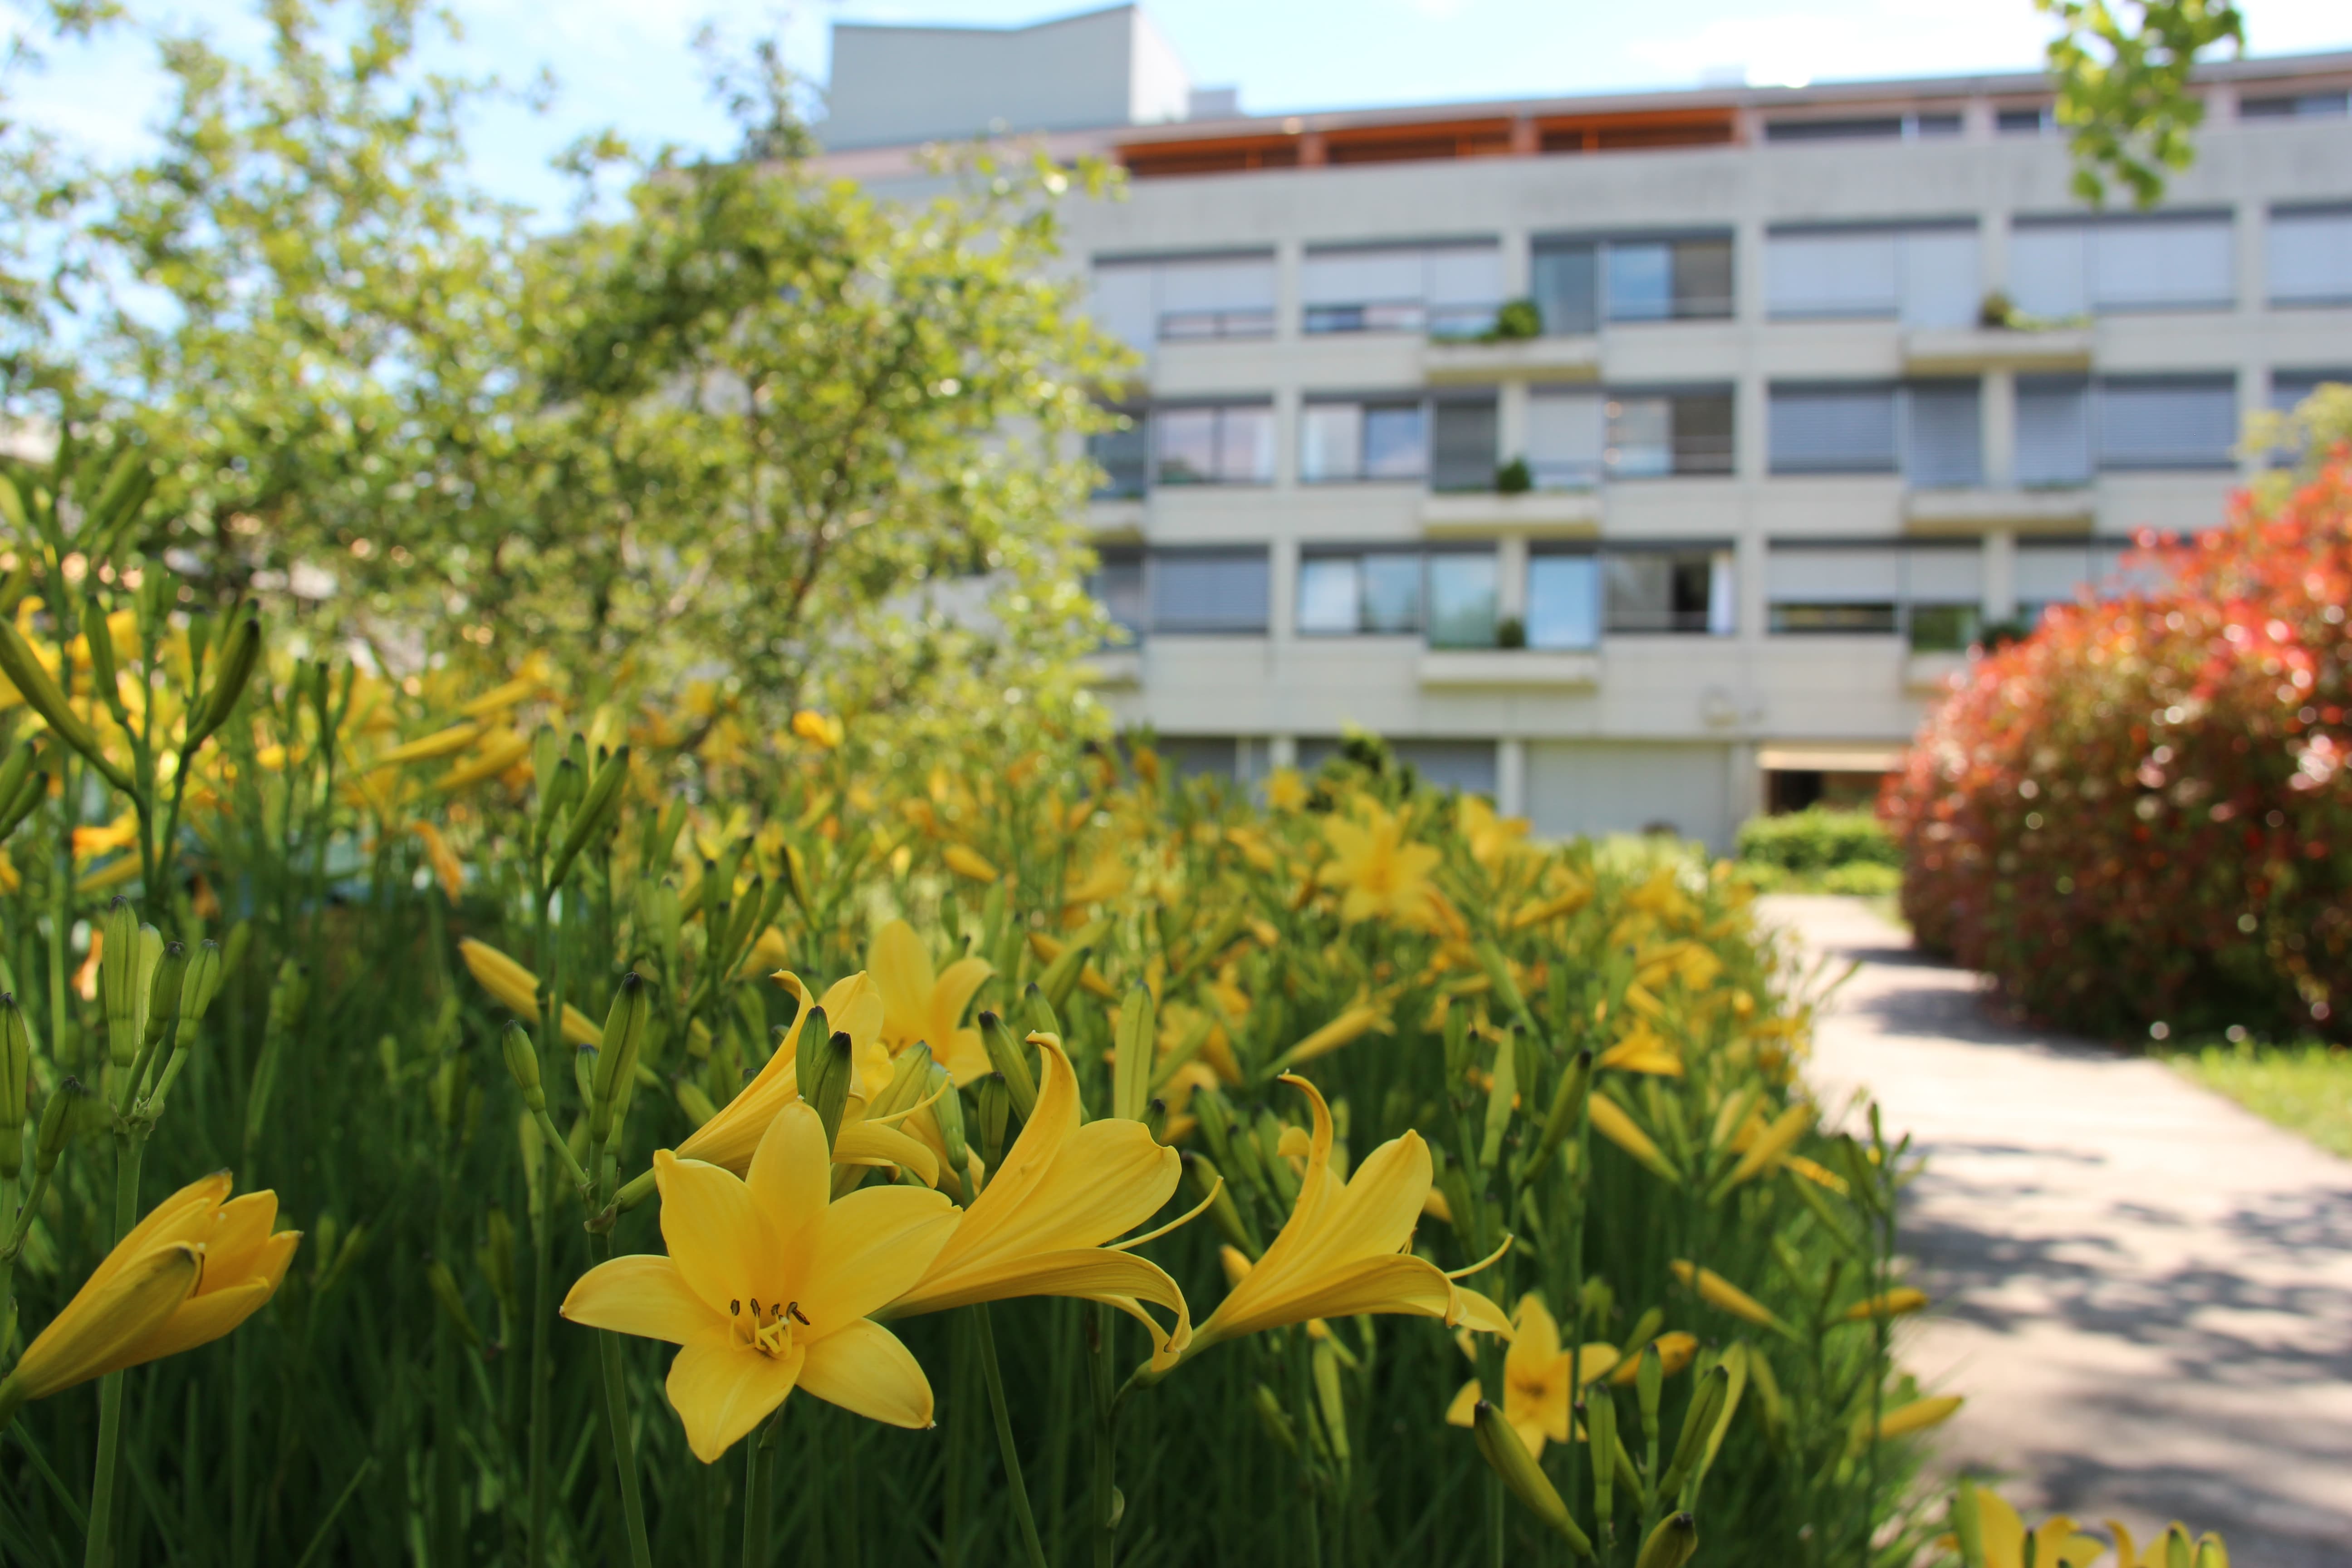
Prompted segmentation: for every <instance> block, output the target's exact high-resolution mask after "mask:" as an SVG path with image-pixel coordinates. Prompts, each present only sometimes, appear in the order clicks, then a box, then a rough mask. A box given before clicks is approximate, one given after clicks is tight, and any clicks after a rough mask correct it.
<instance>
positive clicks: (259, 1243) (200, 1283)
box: [0, 1171, 302, 1410]
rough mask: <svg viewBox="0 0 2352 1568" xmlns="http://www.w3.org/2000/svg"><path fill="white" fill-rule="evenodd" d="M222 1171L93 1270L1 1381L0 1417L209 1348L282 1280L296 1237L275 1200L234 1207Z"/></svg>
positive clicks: (255, 1198) (250, 1198) (169, 1204)
mask: <svg viewBox="0 0 2352 1568" xmlns="http://www.w3.org/2000/svg"><path fill="white" fill-rule="evenodd" d="M230 1184H231V1183H230V1177H229V1173H227V1172H226V1171H221V1172H218V1173H215V1174H213V1175H209V1176H206V1177H205V1178H204V1179H203V1180H202V1181H198V1182H191V1183H190V1184H187V1185H186V1186H184V1187H182V1188H181V1189H180V1190H179V1191H178V1192H176V1193H173V1194H172V1195H171V1196H170V1197H168V1198H165V1199H164V1200H163V1202H162V1203H160V1204H157V1205H155V1206H154V1208H153V1209H152V1210H150V1211H149V1213H148V1215H147V1217H146V1218H145V1219H142V1220H141V1221H140V1222H139V1223H138V1224H137V1225H136V1226H132V1227H131V1233H130V1234H129V1235H128V1236H125V1237H123V1238H122V1239H121V1241H120V1242H117V1243H116V1244H115V1247H114V1250H112V1251H111V1252H110V1253H108V1254H107V1255H106V1258H105V1259H104V1260H103V1261H102V1262H100V1264H99V1266H98V1267H97V1268H95V1269H94V1270H92V1271H91V1273H90V1277H89V1279H88V1280H87V1281H86V1282H84V1284H83V1285H82V1288H81V1289H79V1290H78V1291H76V1292H75V1293H74V1298H73V1300H70V1301H68V1302H67V1303H66V1307H65V1310H63V1311H61V1312H59V1313H58V1315H57V1316H56V1317H55V1318H54V1319H52V1320H50V1322H49V1326H48V1327H47V1328H46V1329H43V1330H42V1331H41V1332H40V1336H39V1337H38V1338H37V1339H36V1340H34V1341H33V1342H32V1343H31V1344H30V1345H28V1346H26V1350H25V1353H24V1355H23V1356H22V1357H21V1358H19V1359H18V1361H17V1363H16V1369H15V1370H14V1371H12V1372H11V1373H9V1374H8V1376H7V1378H6V1380H5V1382H0V1409H11V1410H13V1409H14V1408H15V1407H16V1405H20V1404H22V1403H23V1402H24V1401H26V1400H27V1399H46V1398H47V1397H48V1396H49V1395H50V1394H56V1393H58V1391H59V1390H61V1389H68V1388H71V1387H73V1386H74V1385H75V1384H79V1383H87V1382H89V1380H90V1379H91V1378H94V1377H102V1376H104V1375H105V1374H106V1373H110V1372H120V1371H121V1370H122V1369H123V1368H124V1367H130V1366H138V1365H141V1364H142V1363H146V1362H151V1361H156V1360H160V1359H161V1358H163V1357H164V1356H167V1355H177V1354H178V1353H179V1352H182V1351H185V1350H194V1349H195V1348H196V1347H197V1346H198V1345H202V1344H209V1343H211V1342H213V1341H214V1340H216V1339H219V1338H220V1337H221V1336H222V1335H223V1334H226V1333H227V1332H228V1331H230V1330H232V1329H234V1328H236V1326H237V1325H238V1324H239V1323H242V1322H244V1321H246V1319H247V1318H249V1317H251V1316H253V1314H254V1313H255V1312H256V1311H257V1310H260V1308H261V1306H262V1304H263V1303H264V1302H266V1301H268V1300H269V1298H270V1297H271V1296H272V1295H274V1294H276V1292H277V1289H278V1281H280V1280H281V1279H285V1278H286V1266H287V1264H288V1263H289V1262H290V1261H292V1259H293V1257H294V1248H295V1247H297V1246H298V1245H299V1243H300V1242H301V1239H302V1235H301V1232H299V1231H292V1230H288V1231H278V1232H275V1233H273V1232H272V1231H271V1229H270V1226H272V1225H274V1224H276V1223H277V1219H278V1194H276V1193H274V1192H268V1191H263V1192H258V1193H248V1194H246V1195H245V1196H244V1197H241V1198H237V1199H236V1200H235V1201H233V1202H224V1201H223V1200H225V1199H226V1198H227V1197H228V1194H229V1188H230Z"/></svg>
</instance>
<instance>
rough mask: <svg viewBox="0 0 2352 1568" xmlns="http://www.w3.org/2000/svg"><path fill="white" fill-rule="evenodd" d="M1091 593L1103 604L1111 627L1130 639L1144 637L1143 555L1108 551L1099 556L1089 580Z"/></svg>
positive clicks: (1112, 549) (1099, 552)
mask: <svg viewBox="0 0 2352 1568" xmlns="http://www.w3.org/2000/svg"><path fill="white" fill-rule="evenodd" d="M1087 594H1088V595H1092V596H1093V597H1094V598H1095V599H1097V600H1098V601H1100V602H1101V605H1102V607H1103V609H1104V610H1105V611H1106V612H1108V614H1109V616H1110V618H1111V624H1112V625H1114V626H1118V627H1120V628H1121V629H1123V630H1124V631H1125V632H1126V633H1127V635H1128V637H1130V638H1139V637H1142V636H1143V626H1144V622H1145V619H1146V616H1145V614H1144V599H1143V552H1142V551H1140V550H1134V549H1118V548H1106V549H1102V550H1097V552H1095V569H1094V572H1093V574H1091V575H1090V576H1088V577H1087Z"/></svg>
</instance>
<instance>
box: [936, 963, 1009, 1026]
mask: <svg viewBox="0 0 2352 1568" xmlns="http://www.w3.org/2000/svg"><path fill="white" fill-rule="evenodd" d="M993 973H996V965H994V964H992V963H989V962H988V960H986V959H984V958H959V959H957V960H956V961H955V962H954V963H950V964H949V965H948V966H947V967H946V968H945V969H943V970H941V971H940V978H939V983H938V984H935V985H933V986H932V987H931V1005H930V1014H931V1018H930V1026H931V1028H932V1029H933V1030H935V1031H937V1032H936V1033H934V1034H931V1035H928V1036H926V1037H925V1038H927V1039H929V1040H930V1041H931V1042H932V1044H933V1045H934V1046H936V1045H938V1044H939V1043H940V1040H941V1038H942V1037H952V1036H953V1035H954V1033H955V1026H957V1025H958V1024H961V1023H962V1022H963V1010H964V1009H965V1008H966V1007H968V1006H970V1005H971V998H972V994H973V993H974V992H976V991H978V990H979V989H980V988H981V987H982V985H984V984H987V983H988V977H989V976H990V975H992V974H993Z"/></svg>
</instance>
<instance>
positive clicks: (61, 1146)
mask: <svg viewBox="0 0 2352 1568" xmlns="http://www.w3.org/2000/svg"><path fill="white" fill-rule="evenodd" d="M84 1092H85V1091H84V1090H83V1089H82V1087H81V1080H80V1079H73V1078H68V1079H66V1080H65V1081H64V1082H62V1083H60V1084H58V1087H57V1092H55V1093H54V1094H52V1095H50V1096H49V1102H48V1103H47V1105H45V1106H43V1107H41V1131H40V1137H39V1140H38V1142H36V1143H35V1145H34V1148H33V1170H34V1172H35V1173H37V1174H38V1175H43V1176H46V1175H47V1174H48V1173H50V1172H51V1171H54V1170H56V1169H57V1168H58V1156H59V1155H60V1154H63V1153H64V1152H66V1140H68V1138H70V1137H72V1136H73V1112H74V1101H75V1100H79V1099H80V1098H81V1097H82V1095H83V1093H84Z"/></svg>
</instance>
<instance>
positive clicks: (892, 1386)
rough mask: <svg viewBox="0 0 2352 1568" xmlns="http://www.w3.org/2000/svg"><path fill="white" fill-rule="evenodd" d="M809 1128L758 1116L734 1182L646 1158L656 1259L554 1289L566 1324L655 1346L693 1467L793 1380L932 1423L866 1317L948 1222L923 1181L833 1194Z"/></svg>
mask: <svg viewBox="0 0 2352 1568" xmlns="http://www.w3.org/2000/svg"><path fill="white" fill-rule="evenodd" d="M832 1181H833V1161H832V1156H831V1152H830V1151H828V1150H827V1149H826V1148H825V1142H824V1122H823V1121H820V1120H819V1119H818V1117H817V1113H816V1111H815V1110H814V1109H812V1108H811V1107H810V1106H808V1105H806V1104H804V1103H803V1102H800V1101H794V1102H793V1103H792V1104H790V1105H787V1106H785V1107H784V1108H783V1110H782V1111H780V1112H778V1113H777V1115H776V1116H775V1117H773V1118H772V1120H771V1121H769V1123H768V1127H767V1131H766V1132H765V1133H764V1134H763V1135H762V1136H761V1140H760V1143H759V1147H758V1149H757V1150H756V1151H755V1152H753V1154H752V1156H751V1170H750V1172H749V1173H748V1174H746V1175H744V1176H737V1175H736V1174H735V1173H733V1172H731V1171H725V1170H721V1169H719V1167H718V1166H716V1165H711V1164H706V1163H703V1162H701V1161H699V1160H681V1159H679V1158H677V1156H676V1155H674V1154H672V1153H671V1152H669V1151H668V1150H667V1149H664V1150H661V1151H658V1152H656V1153H655V1155H654V1183H655V1184H656V1186H657V1187H658V1188H659V1189H660V1192H661V1227H662V1239H663V1240H664V1241H665V1242H667V1244H668V1246H669V1255H668V1256H667V1257H666V1258H665V1257H662V1256H660V1255H659V1254H653V1253H640V1254H637V1255H635V1256H632V1257H628V1258H613V1259H611V1260H610V1261H608V1262H604V1263H600V1264H598V1265H597V1266H596V1267H595V1268H592V1269H590V1270H589V1271H588V1272H587V1273H586V1274H584V1275H582V1276H581V1278H580V1280H579V1282H578V1283H577V1284H575V1285H573V1286H572V1290H571V1293H570V1294H569V1295H567V1296H565V1297H564V1299H563V1315H564V1317H565V1318H567V1319H569V1320H570V1321H572V1322H575V1323H585V1324H586V1325H588V1326H589V1327H591V1328H596V1329H609V1330H611V1331H614V1333H622V1334H637V1335H641V1336H643V1337H644V1338H646V1339H655V1340H667V1341H668V1342H670V1343H672V1344H675V1345H677V1346H679V1347H681V1348H680V1349H679V1351H678V1352H677V1360H676V1361H674V1362H672V1363H670V1369H669V1381H668V1384H667V1387H668V1392H669V1402H670V1405H671V1407H672V1408H673V1409H675V1410H676V1411H677V1414H678V1418H679V1419H680V1420H681V1421H683V1422H684V1423H685V1424H686V1440H687V1445H688V1447H691V1448H692V1449H693V1450H694V1456H695V1458H698V1459H700V1460H701V1461H702V1462H703V1463H704V1464H710V1463H712V1462H714V1461H715V1460H717V1459H718V1458H719V1456H720V1455H722V1454H724V1453H725V1452H726V1451H727V1450H728V1449H729V1448H730V1447H733V1446H734V1444H735V1442H736V1440H737V1439H738V1438H740V1437H741V1436H744V1434H746V1433H748V1432H750V1431H751V1429H752V1428H753V1427H755V1426H758V1425H759V1424H760V1423H761V1421H763V1420H765V1419H766V1418H767V1416H768V1414H769V1412H771V1411H772V1410H774V1409H775V1408H776V1407H777V1406H778V1405H782V1403H783V1402H784V1400H785V1399H786V1398H787V1397H788V1396H789V1395H790V1394H792V1392H793V1389H794V1388H796V1387H797V1388H805V1389H806V1390H808V1392H809V1393H811V1394H814V1395H815V1396H816V1397H817V1398H819V1399H822V1400H824V1401H826V1402H827V1403H828V1404H833V1405H840V1406H841V1407H842V1408H843V1409H845V1410H848V1411H852V1412H854V1413H856V1414H857V1415H863V1416H866V1417H867V1418H868V1419H870V1420H875V1421H882V1422H887V1423H888V1424H889V1425H891V1426H913V1427H925V1426H929V1425H930V1424H931V1385H930V1383H929V1380H928V1379H926V1378H925V1377H924V1376H923V1369H922V1368H921V1367H920V1366H919V1365H918V1364H917V1363H916V1361H915V1358H914V1356H913V1355H911V1354H910V1353H908V1350H907V1347H906V1346H905V1345H903V1344H901V1343H899V1342H898V1336H897V1335H895V1334H893V1333H892V1332H891V1331H889V1330H887V1329H886V1328H884V1327H882V1326H881V1325H880V1324H879V1323H877V1322H874V1321H871V1319H870V1317H869V1316H868V1314H870V1313H872V1312H873V1311H875V1310H877V1309H878V1308H880V1307H881V1306H882V1305H883V1304H884V1303H886V1302H887V1301H889V1300H892V1299H893V1298H895V1297H897V1296H899V1295H901V1294H903V1293H904V1292H905V1290H906V1289H907V1287H908V1285H910V1284H912V1283H913V1282H914V1281H915V1280H916V1279H919V1277H920V1276H921V1275H922V1272H923V1270H924V1269H925V1268H928V1267H929V1264H930V1261H931V1259H932V1258H934V1257H935V1256H936V1255H937V1254H938V1252H939V1250H940V1247H942V1246H944V1245H945V1244H946V1242H947V1239H948V1237H949V1236H950V1234H951V1233H952V1232H953V1230H954V1228H955V1215H954V1211H953V1210H952V1209H951V1208H950V1207H949V1205H948V1200H947V1198H946V1197H945V1195H944V1194H940V1193H935V1192H932V1191H931V1190H930V1189H929V1188H928V1187H916V1186H887V1187H861V1188H859V1189H858V1190H857V1191H856V1192H854V1193H851V1194H849V1195H848V1196H846V1197H845V1198H842V1199H841V1200H839V1201H838V1202H835V1201H834V1200H833V1197H832Z"/></svg>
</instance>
